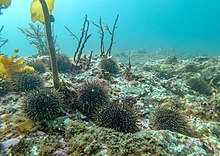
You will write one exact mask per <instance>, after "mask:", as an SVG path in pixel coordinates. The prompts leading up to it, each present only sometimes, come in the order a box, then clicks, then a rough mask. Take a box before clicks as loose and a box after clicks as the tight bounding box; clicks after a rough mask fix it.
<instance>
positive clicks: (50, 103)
mask: <svg viewBox="0 0 220 156" xmlns="http://www.w3.org/2000/svg"><path fill="white" fill-rule="evenodd" d="M61 104H62V100H61V99H60V98H59V96H58V95H57V94H56V93H55V91H53V90H52V89H49V88H42V89H36V90H32V91H31V92H30V93H29V94H27V95H26V97H25V99H24V104H23V105H22V110H23V112H24V113H25V115H26V116H27V117H28V118H30V119H32V120H34V121H39V122H41V121H45V120H51V119H54V118H55V117H58V116H60V115H62V109H61Z"/></svg>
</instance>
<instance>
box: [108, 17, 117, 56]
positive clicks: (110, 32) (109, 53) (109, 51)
mask: <svg viewBox="0 0 220 156" xmlns="http://www.w3.org/2000/svg"><path fill="white" fill-rule="evenodd" d="M118 18H119V15H117V17H116V19H115V23H114V26H113V28H112V31H110V30H109V27H108V25H106V29H107V31H108V32H109V34H110V35H111V42H110V45H109V48H108V50H107V52H106V55H108V56H111V51H112V45H113V44H114V43H115V42H114V35H115V29H116V28H117V26H116V24H117V22H118Z"/></svg>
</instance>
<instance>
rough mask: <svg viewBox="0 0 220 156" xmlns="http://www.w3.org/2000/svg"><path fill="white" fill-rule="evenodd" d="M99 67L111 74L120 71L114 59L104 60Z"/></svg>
mask: <svg viewBox="0 0 220 156" xmlns="http://www.w3.org/2000/svg"><path fill="white" fill-rule="evenodd" d="M99 67H100V68H101V69H103V70H105V71H107V72H109V73H111V74H116V73H118V71H119V68H118V65H117V63H116V62H115V61H114V60H113V59H112V58H108V59H106V58H103V59H102V60H101V61H100V63H99Z"/></svg>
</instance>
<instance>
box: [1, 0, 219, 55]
mask: <svg viewBox="0 0 220 156" xmlns="http://www.w3.org/2000/svg"><path fill="white" fill-rule="evenodd" d="M30 4H31V0H12V4H11V6H10V7H9V8H8V9H3V10H2V12H3V15H0V26H1V25H4V26H5V28H4V30H3V32H2V36H3V37H5V38H8V39H9V42H8V43H7V44H6V45H5V46H4V47H3V48H1V51H3V52H4V53H7V54H11V52H12V51H13V50H14V49H15V48H18V49H20V55H30V54H34V53H36V49H35V48H34V47H33V46H30V45H29V44H28V41H27V40H26V38H25V36H24V35H23V34H22V33H21V32H20V31H19V30H18V29H17V27H22V28H27V27H28V23H29V22H31V19H30V13H29V9H30ZM85 14H87V15H88V18H89V19H90V20H92V21H94V22H96V23H97V22H98V20H99V17H100V16H101V17H102V19H103V22H107V23H108V24H109V25H110V26H112V24H113V23H114V20H115V17H116V15H117V14H119V15H120V17H119V21H118V29H117V30H116V35H115V42H116V44H114V47H113V51H125V50H133V49H140V48H145V49H146V50H147V51H155V50H156V49H158V48H161V47H162V48H173V49H175V50H176V51H179V52H184V53H198V54H207V55H211V54H213V55H216V54H219V53H220V44H219V43H220V18H219V16H220V1H219V0H212V1H208V0H166V1H165V0H154V1H152V0H132V1H131V0H92V1H91V0H55V7H54V10H53V15H54V18H55V20H56V21H55V23H54V24H55V33H56V35H57V42H58V44H59V45H60V48H61V51H62V52H64V53H66V54H68V55H72V54H73V51H74V50H75V47H76V45H77V42H76V41H73V40H72V39H71V37H70V36H69V33H68V32H67V31H66V30H65V28H64V26H67V27H68V28H69V29H70V30H71V31H72V32H74V33H75V34H76V35H77V36H79V35H80V33H81V32H80V27H81V25H82V23H83V18H84V17H85ZM90 32H91V33H92V37H91V38H90V39H89V41H88V44H87V45H86V48H85V52H90V51H91V50H94V51H95V52H97V53H99V44H100V41H99V34H98V32H97V29H96V28H95V27H94V26H93V25H92V24H91V26H90ZM106 36H107V35H106ZM106 39H107V41H106V46H108V43H109V41H108V39H109V38H108V37H107V38H106Z"/></svg>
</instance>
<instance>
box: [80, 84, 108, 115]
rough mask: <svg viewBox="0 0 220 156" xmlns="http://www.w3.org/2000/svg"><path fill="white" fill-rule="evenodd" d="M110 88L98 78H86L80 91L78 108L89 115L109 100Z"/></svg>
mask: <svg viewBox="0 0 220 156" xmlns="http://www.w3.org/2000/svg"><path fill="white" fill-rule="evenodd" d="M107 97H108V89H107V87H106V85H104V84H102V83H101V82H100V81H98V80H86V81H85V82H84V83H83V85H82V86H81V87H80V89H79V91H78V105H77V108H78V109H79V110H80V111H81V112H82V113H83V114H85V115H87V116H88V117H91V115H92V113H93V112H94V111H95V110H96V109H97V108H99V107H100V106H101V105H103V104H104V103H105V102H106V101H107Z"/></svg>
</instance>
